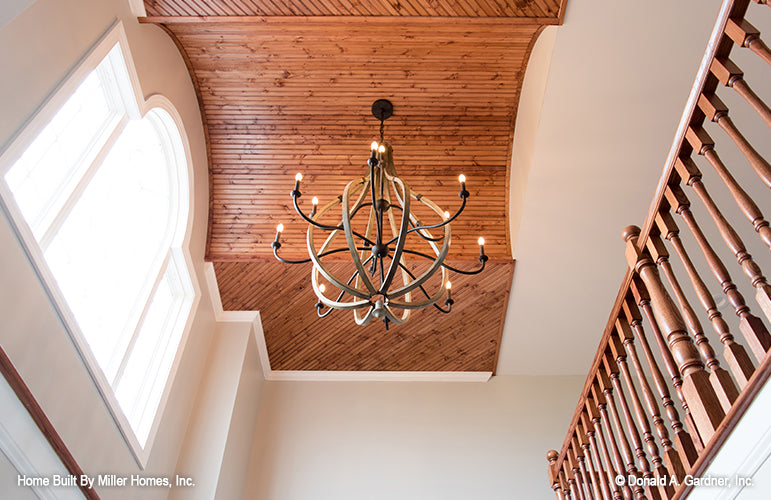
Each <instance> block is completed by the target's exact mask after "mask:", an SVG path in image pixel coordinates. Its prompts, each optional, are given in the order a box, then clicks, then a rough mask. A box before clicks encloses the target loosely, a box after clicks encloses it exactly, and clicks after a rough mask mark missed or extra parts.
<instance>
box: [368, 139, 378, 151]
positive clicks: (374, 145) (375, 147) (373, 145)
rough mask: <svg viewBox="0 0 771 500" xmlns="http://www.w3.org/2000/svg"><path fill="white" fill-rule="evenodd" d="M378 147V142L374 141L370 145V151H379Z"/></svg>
mask: <svg viewBox="0 0 771 500" xmlns="http://www.w3.org/2000/svg"><path fill="white" fill-rule="evenodd" d="M377 146H378V144H377V141H372V144H370V146H369V149H371V150H372V151H377Z"/></svg>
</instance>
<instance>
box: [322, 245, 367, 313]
mask: <svg viewBox="0 0 771 500" xmlns="http://www.w3.org/2000/svg"><path fill="white" fill-rule="evenodd" d="M340 250H348V249H347V248H338V249H337V250H335V251H340ZM319 256H321V254H319ZM371 259H372V257H371V256H370V258H369V259H367V260H366V261H364V265H367V263H368V262H369V261H370V260H371ZM358 275H359V271H354V272H353V275H351V277H350V278H349V279H348V283H346V284H347V285H350V284H351V282H352V281H353V280H354V279H355V278H356V276H358ZM344 295H345V291H341V292H340V293H339V294H338V296H337V299H335V302H340V300H341V299H342V298H343V296H344ZM323 307H324V304H323V303H322V302H319V303H318V304H317V305H316V313H317V314H318V316H319V318H326V317H327V316H329V314H330V313H331V312H332V311H334V310H335V309H334V308H333V307H329V308H328V310H327V311H326V312H324V313H323V314H322V312H321V309H322V308H323Z"/></svg>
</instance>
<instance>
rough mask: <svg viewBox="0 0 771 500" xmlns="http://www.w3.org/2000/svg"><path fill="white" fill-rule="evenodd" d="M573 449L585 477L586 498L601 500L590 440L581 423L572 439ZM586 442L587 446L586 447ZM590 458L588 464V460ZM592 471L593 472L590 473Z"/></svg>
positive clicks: (582, 476) (583, 477) (582, 475)
mask: <svg viewBox="0 0 771 500" xmlns="http://www.w3.org/2000/svg"><path fill="white" fill-rule="evenodd" d="M571 444H572V448H571V449H572V450H573V453H574V454H575V458H576V461H577V462H578V469H579V470H580V472H581V478H582V479H583V488H584V498H586V499H588V500H601V499H602V497H601V496H600V491H599V490H598V489H597V487H598V485H597V484H596V481H597V479H596V477H595V475H594V470H593V465H592V459H591V457H588V455H589V440H588V439H586V435H585V434H583V428H582V427H581V423H580V422H578V423H577V424H576V430H575V434H573V439H571ZM584 444H586V447H584ZM587 460H589V463H588V464H587V463H586V461H587ZM589 471H591V474H590V473H589Z"/></svg>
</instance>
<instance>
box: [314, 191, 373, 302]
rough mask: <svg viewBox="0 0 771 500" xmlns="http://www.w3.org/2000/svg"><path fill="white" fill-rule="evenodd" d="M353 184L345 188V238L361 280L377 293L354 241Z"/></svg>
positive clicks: (371, 293) (371, 290)
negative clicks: (350, 200)
mask: <svg viewBox="0 0 771 500" xmlns="http://www.w3.org/2000/svg"><path fill="white" fill-rule="evenodd" d="M366 183H369V184H372V178H370V179H369V180H365V184H366ZM351 184H353V181H351V182H349V183H348V184H346V186H345V189H344V190H343V201H342V204H343V228H344V232H345V240H346V241H347V242H348V248H349V249H350V251H351V257H352V259H353V264H354V266H356V269H358V271H359V277H360V278H361V281H362V282H363V283H364V286H365V287H367V290H368V291H369V293H370V295H373V294H375V293H377V290H376V289H375V286H374V285H373V284H372V281H371V280H370V279H369V278H368V277H367V273H366V271H365V270H364V266H363V265H362V264H361V259H360V258H359V255H358V253H357V250H356V243H355V242H354V241H353V231H352V229H351V218H350V215H351V210H350V209H349V203H350V202H349V196H350V191H351ZM367 187H369V186H366V187H363V188H362V191H364V190H366V189H367ZM361 203H362V201H361V198H359V200H357V203H356V205H359V204H361ZM354 209H356V206H354ZM309 230H310V228H309ZM310 243H311V241H310V240H309V241H308V244H309V245H310ZM314 262H315V261H314ZM340 288H342V287H340ZM346 288H350V287H346ZM358 293H361V292H358V290H357V294H358Z"/></svg>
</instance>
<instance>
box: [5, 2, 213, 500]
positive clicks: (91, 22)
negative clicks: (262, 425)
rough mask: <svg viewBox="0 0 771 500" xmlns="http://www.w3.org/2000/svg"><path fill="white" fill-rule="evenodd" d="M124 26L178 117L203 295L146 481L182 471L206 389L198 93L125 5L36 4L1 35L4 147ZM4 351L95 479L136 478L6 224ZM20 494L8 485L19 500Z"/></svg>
mask: <svg viewBox="0 0 771 500" xmlns="http://www.w3.org/2000/svg"><path fill="white" fill-rule="evenodd" d="M115 20H121V21H122V22H123V24H124V27H125V29H126V32H127V36H128V40H129V46H130V50H131V52H132V55H133V57H134V63H135V65H136V69H137V73H138V76H139V79H140V82H141V87H142V91H143V93H144V94H145V96H148V95H150V94H153V93H161V94H163V95H165V96H166V97H168V98H169V99H171V101H172V102H173V103H174V104H175V106H176V107H177V109H178V110H179V112H180V114H181V116H182V119H183V122H184V125H185V128H186V130H187V132H188V135H189V137H190V143H191V148H192V156H193V158H192V159H193V164H194V166H195V172H194V175H193V183H194V186H195V192H194V193H193V199H194V206H195V209H194V211H193V212H192V214H191V217H194V229H193V234H192V240H191V254H192V257H193V261H194V262H195V266H196V274H197V275H198V281H199V283H200V284H201V288H202V292H203V294H204V296H203V298H202V300H201V301H200V306H199V308H198V310H197V312H196V313H195V322H194V325H193V329H192V331H191V332H190V335H189V338H188V342H187V345H186V347H185V350H184V355H183V357H182V360H181V363H180V366H179V370H178V372H177V376H176V378H175V380H174V385H173V387H172V391H171V393H170V397H169V400H168V403H167V407H166V412H165V414H164V417H163V420H162V422H161V425H160V428H159V432H158V435H157V438H156V440H155V443H154V446H153V448H152V452H151V454H150V458H149V463H148V466H147V468H146V470H145V471H144V474H146V475H169V474H172V473H173V472H174V467H175V464H176V461H177V457H178V454H179V450H180V447H181V443H182V439H183V437H184V433H185V431H186V429H187V423H188V416H189V415H190V413H191V409H192V406H193V401H194V398H195V396H196V393H197V390H198V384H199V381H200V379H201V373H202V370H203V366H204V364H205V360H206V355H207V350H208V346H209V344H210V341H211V338H212V333H213V331H214V314H213V311H212V308H211V305H210V301H209V298H208V296H207V292H206V287H205V286H203V285H204V279H203V253H204V244H205V233H206V218H207V212H206V207H207V206H208V192H207V191H208V179H207V163H206V151H205V146H204V139H203V129H202V125H201V119H200V113H199V110H198V105H197V100H196V97H195V92H194V89H193V86H192V83H191V81H190V77H189V74H188V72H187V70H186V68H185V65H184V61H183V59H182V57H181V56H180V54H179V52H178V50H177V48H176V47H175V45H174V43H173V42H172V41H171V40H170V39H169V37H168V36H167V35H166V34H165V33H163V31H162V30H160V29H159V28H157V27H155V26H149V25H139V24H138V23H137V21H136V18H135V17H134V16H133V15H132V14H131V12H130V9H129V3H128V1H127V0H37V1H36V2H35V3H34V4H32V5H31V6H30V7H29V8H27V9H26V10H25V11H24V12H22V13H21V14H19V15H18V16H17V17H16V18H15V19H13V20H12V21H11V22H10V23H9V24H8V25H6V26H5V27H4V28H2V29H0V68H2V70H1V71H2V78H0V109H2V115H1V116H2V118H0V147H2V145H5V144H7V143H8V141H9V140H11V138H12V137H13V136H14V134H15V133H16V132H17V131H18V130H19V129H20V128H21V127H22V126H23V125H24V123H25V122H26V121H27V120H28V119H29V118H30V117H31V116H32V115H33V114H34V112H35V110H36V109H37V107H38V106H40V104H41V103H42V102H44V100H45V98H46V96H47V95H49V94H50V93H51V92H52V91H53V90H54V89H55V88H56V86H57V85H58V84H59V82H61V81H62V79H64V78H65V76H66V75H67V73H68V72H69V71H71V69H72V68H73V67H75V66H76V64H77V62H78V61H79V59H80V58H81V57H82V56H83V55H84V54H85V53H86V52H87V51H88V50H89V48H90V47H91V46H92V45H93V44H94V43H95V42H96V41H97V40H98V39H99V38H100V36H101V35H102V34H103V33H104V32H105V31H106V30H107V29H108V28H109V27H110V26H111V25H112V24H113V23H114V22H115ZM0 345H2V347H3V349H4V350H5V351H6V352H7V354H8V356H9V357H10V358H11V360H12V361H13V363H14V364H15V366H16V368H17V369H18V371H19V372H20V373H21V375H22V377H23V378H24V379H25V381H26V383H27V385H28V386H29V387H30V389H31V391H32V393H33V394H34V396H35V398H36V399H37V400H38V402H39V403H40V405H41V406H42V408H43V410H44V411H45V412H46V414H47V415H48V417H49V419H50V420H51V422H52V423H53V424H54V426H55V427H56V429H57V430H58V432H59V434H60V435H61V437H62V439H63V440H64V442H65V443H66V445H67V446H68V447H69V449H70V451H71V452H72V453H73V455H74V456H75V458H76V460H77V461H78V462H79V463H80V465H81V466H82V467H83V469H84V471H85V472H86V473H87V474H92V475H93V474H100V473H115V474H121V475H129V474H132V473H138V472H139V467H138V465H137V464H136V462H135V461H134V459H133V458H132V455H131V453H130V451H129V448H128V446H127V445H126V443H125V442H124V441H123V439H122V438H121V435H120V433H119V432H118V429H117V427H116V425H115V423H114V422H113V421H112V419H111V417H110V414H109V412H108V411H107V408H106V406H105V404H104V402H103V401H102V399H101V398H100V397H99V394H98V392H97V390H96V388H95V386H94V383H93V382H92V381H91V379H90V377H89V376H88V374H87V372H86V370H85V368H84V366H83V364H82V361H81V360H80V358H79V357H78V355H77V353H76V351H75V348H74V347H73V344H72V342H71V341H70V339H69V337H68V336H67V334H66V332H65V330H64V329H63V327H62V325H61V324H60V322H59V319H58V317H57V316H56V314H55V312H54V309H53V307H52V306H51V304H50V302H49V300H48V299H47V297H46V295H45V293H44V291H43V289H42V287H41V286H40V285H39V282H38V280H37V277H36V276H35V274H34V271H33V269H32V267H31V265H30V264H29V262H28V261H27V259H26V257H25V254H24V252H23V251H22V248H21V246H20V244H19V242H18V241H17V240H16V238H15V236H14V234H13V232H12V230H11V228H10V226H9V224H8V221H7V220H6V219H5V218H4V217H2V216H0ZM14 488H15V485H8V484H0V497H4V498H9V497H10V498H13V497H14V494H15V489H14ZM99 494H100V495H101V496H102V498H108V499H109V498H143V499H151V498H165V497H166V496H167V494H168V490H166V489H130V488H127V489H117V488H112V489H103V490H100V491H99Z"/></svg>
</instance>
